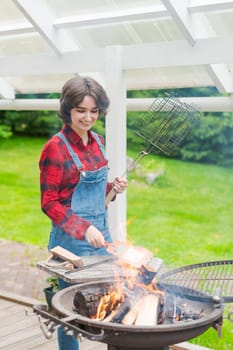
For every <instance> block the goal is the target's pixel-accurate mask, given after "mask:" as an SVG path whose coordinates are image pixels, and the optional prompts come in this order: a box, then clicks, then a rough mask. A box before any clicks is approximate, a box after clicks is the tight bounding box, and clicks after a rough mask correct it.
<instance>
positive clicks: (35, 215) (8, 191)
mask: <svg viewBox="0 0 233 350" xmlns="http://www.w3.org/2000/svg"><path fill="white" fill-rule="evenodd" d="M45 141H46V140H45V139H44V140H43V139H35V138H33V139H32V138H16V137H14V138H12V139H9V140H1V141H0V155H1V156H0V169H1V170H0V191H1V196H0V206H1V211H0V222H1V237H2V238H5V239H8V240H15V241H19V242H24V243H31V244H36V245H40V246H43V247H45V246H46V245H47V241H48V235H49V229H50V222H49V220H48V218H46V216H45V215H44V214H43V213H42V212H41V210H40V198H39V169H38V159H39V155H40V152H41V148H42V146H43V144H44V142H45ZM129 153H130V156H132V157H135V154H134V153H133V152H129ZM140 168H141V170H140V173H141V174H139V175H138V172H137V174H135V173H133V174H130V175H129V188H128V209H127V210H128V213H127V216H128V225H127V232H128V239H129V240H130V241H132V242H133V243H134V244H138V245H141V246H144V247H147V248H149V249H150V250H151V251H152V252H153V253H154V255H155V256H158V257H160V258H162V259H163V260H164V262H165V264H166V265H168V266H172V267H173V266H174V267H176V266H182V265H185V264H192V263H198V262H203V261H210V260H219V259H233V240H232V228H233V215H232V202H233V200H232V198H233V196H232V194H233V169H226V168H221V167H217V166H211V165H200V164H193V163H186V162H181V161H175V160H169V159H163V158H159V157H157V156H154V155H149V156H147V157H146V158H144V160H143V161H142V162H141V164H140ZM158 169H163V170H164V175H162V176H161V177H159V178H158V179H157V180H156V181H155V182H154V183H153V185H151V186H150V185H148V184H147V182H146V180H145V178H144V176H142V175H144V174H145V173H146V172H152V171H156V170H158ZM231 309H232V307H231ZM232 336H233V331H232V324H230V322H229V321H227V320H226V321H225V322H224V326H223V337H222V338H221V339H219V338H218V337H217V333H216V331H214V330H213V329H210V330H209V331H207V332H206V333H205V334H203V335H202V336H200V337H198V338H195V340H194V342H195V343H198V344H200V345H202V346H206V347H210V348H212V349H214V350H232V348H233V345H232Z"/></svg>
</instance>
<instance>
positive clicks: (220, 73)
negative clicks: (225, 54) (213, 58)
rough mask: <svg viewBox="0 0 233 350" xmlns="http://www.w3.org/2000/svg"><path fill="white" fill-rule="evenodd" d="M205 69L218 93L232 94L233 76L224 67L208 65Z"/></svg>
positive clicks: (221, 65)
mask: <svg viewBox="0 0 233 350" xmlns="http://www.w3.org/2000/svg"><path fill="white" fill-rule="evenodd" d="M206 69H207V71H208V73H209V75H210V77H211V78H212V80H213V82H214V85H216V87H217V88H218V90H219V91H220V92H222V93H224V92H228V93H233V76H232V74H231V72H230V71H229V70H228V69H227V67H226V66H225V65H223V64H210V65H208V66H207V67H206Z"/></svg>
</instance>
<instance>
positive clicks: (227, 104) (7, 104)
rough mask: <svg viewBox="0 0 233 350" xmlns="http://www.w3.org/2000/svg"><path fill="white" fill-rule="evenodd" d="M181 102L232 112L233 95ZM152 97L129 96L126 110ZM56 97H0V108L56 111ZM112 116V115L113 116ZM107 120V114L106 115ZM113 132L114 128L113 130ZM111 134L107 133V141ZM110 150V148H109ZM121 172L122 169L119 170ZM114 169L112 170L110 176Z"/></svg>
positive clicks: (144, 108) (147, 102) (137, 107)
mask: <svg viewBox="0 0 233 350" xmlns="http://www.w3.org/2000/svg"><path fill="white" fill-rule="evenodd" d="M179 99H180V100H181V101H182V102H185V103H189V104H195V105H196V106H198V108H199V109H200V111H203V112H232V111H233V96H231V97H180V98H179ZM155 100H156V99H154V98H129V99H127V107H126V108H127V111H136V112H144V111H147V110H148V108H149V107H150V105H151V104H152V103H153V102H154V101H155ZM58 108H59V100H58V99H15V100H12V99H0V110H15V111H46V110H47V111H58ZM113 117H114V116H113ZM107 118H108V120H110V119H109V115H108V116H107ZM113 134H115V129H114V130H113ZM111 136H112V135H110V134H109V133H107V137H108V141H107V142H111V139H112V138H111ZM109 152H110V149H109ZM121 171H122V172H123V170H121ZM114 175H115V171H113V172H112V176H114Z"/></svg>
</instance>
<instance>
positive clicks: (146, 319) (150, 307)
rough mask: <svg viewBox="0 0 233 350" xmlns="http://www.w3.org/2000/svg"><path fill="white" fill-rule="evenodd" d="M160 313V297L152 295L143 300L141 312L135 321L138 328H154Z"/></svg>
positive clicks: (144, 297)
mask: <svg viewBox="0 0 233 350" xmlns="http://www.w3.org/2000/svg"><path fill="white" fill-rule="evenodd" d="M158 313H159V295H158V294H155V293H150V294H147V295H144V296H143V297H142V298H141V304H140V310H139V312H138V314H137V318H136V320H135V325H136V326H153V325H155V324H157V318H158Z"/></svg>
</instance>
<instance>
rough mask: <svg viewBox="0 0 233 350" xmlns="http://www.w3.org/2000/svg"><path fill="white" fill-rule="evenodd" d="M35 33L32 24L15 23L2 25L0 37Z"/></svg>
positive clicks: (0, 26)
mask: <svg viewBox="0 0 233 350" xmlns="http://www.w3.org/2000/svg"><path fill="white" fill-rule="evenodd" d="M34 31H35V29H34V27H33V26H32V25H31V24H30V23H23V24H22V23H15V24H14V25H12V24H4V25H0V35H1V36H3V35H18V34H27V33H33V32H34Z"/></svg>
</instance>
